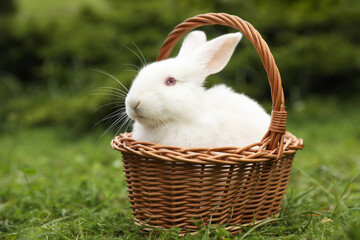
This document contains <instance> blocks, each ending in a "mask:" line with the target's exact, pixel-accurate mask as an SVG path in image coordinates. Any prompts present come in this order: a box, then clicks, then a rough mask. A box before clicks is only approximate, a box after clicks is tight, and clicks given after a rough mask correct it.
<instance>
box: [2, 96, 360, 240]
mask: <svg viewBox="0 0 360 240" xmlns="http://www.w3.org/2000/svg"><path fill="white" fill-rule="evenodd" d="M359 123H360V111H359V110H358V106H357V105H356V104H353V103H341V102H337V101H336V100H332V99H326V100H319V99H318V100H308V101H306V102H305V103H298V104H296V105H294V106H293V107H292V109H290V110H289V124H288V129H289V131H291V132H293V133H294V134H295V135H297V136H299V137H302V138H303V139H304V141H305V144H306V148H305V149H304V150H303V151H299V152H298V153H297V155H296V157H295V163H294V167H293V171H292V176H291V179H290V183H289V188H288V191H287V194H286V199H285V201H284V206H283V209H282V212H281V215H280V216H279V218H277V219H275V220H274V221H272V223H271V224H264V225H260V226H255V227H248V228H245V229H244V231H243V232H241V233H239V234H238V235H235V236H232V237H230V235H229V234H228V233H227V232H226V231H225V230H224V228H222V227H206V228H203V229H201V230H200V233H199V234H197V235H195V236H185V237H184V238H185V239H230V238H234V239H360V185H359V182H360V176H359V175H360V127H359ZM101 133H102V130H99V129H93V130H91V129H90V130H89V133H88V134H85V135H80V136H79V135H77V134H76V133H74V132H73V131H71V130H70V128H65V127H56V126H54V127H49V126H48V127H37V128H32V129H29V128H24V129H22V128H21V127H20V126H19V128H17V130H16V131H13V132H11V133H2V134H1V135H0V149H1V151H0V186H1V187H0V239H176V238H177V231H178V229H171V230H169V231H165V232H162V233H160V235H157V236H155V235H154V234H152V235H151V236H142V235H140V234H139V233H138V231H139V228H138V227H136V226H135V225H134V224H133V221H132V216H131V209H130V207H129V204H128V200H127V192H126V187H125V182H124V175H123V172H122V162H121V155H120V153H118V152H116V151H114V150H112V149H111V148H110V147H109V142H110V140H111V137H112V136H110V134H108V135H107V136H106V137H105V138H103V139H102V140H100V141H98V137H99V136H100V135H101Z"/></svg>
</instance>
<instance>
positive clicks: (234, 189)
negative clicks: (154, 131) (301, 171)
mask: <svg viewBox="0 0 360 240" xmlns="http://www.w3.org/2000/svg"><path fill="white" fill-rule="evenodd" d="M204 25H225V26H230V27H233V28H235V29H238V30H239V31H241V32H242V33H243V34H244V36H246V37H247V38H248V39H249V40H250V41H251V43H252V44H253V45H254V47H255V49H256V50H257V52H258V54H259V55H260V58H261V60H262V62H263V65H264V67H265V69H266V72H267V75H268V79H269V83H270V88H271V94H272V103H273V106H272V114H271V123H270V126H269V130H268V131H267V133H265V136H264V137H263V139H262V140H261V142H259V143H254V144H252V145H249V146H246V147H243V148H238V147H221V148H180V147H174V146H162V145H158V144H155V143H150V142H139V141H136V140H134V139H132V138H131V133H124V134H120V135H119V136H117V137H116V138H115V139H114V140H113V141H112V142H111V145H112V147H113V148H114V149H116V150H119V151H121V152H122V154H123V161H124V172H125V176H126V182H127V188H128V195H129V200H130V204H131V208H132V210H133V216H134V219H135V222H136V223H137V224H138V225H143V226H144V228H143V230H149V229H151V228H154V227H155V228H171V227H175V226H177V227H180V228H181V229H182V233H185V232H195V231H197V230H198V228H199V225H208V224H213V225H226V226H227V229H228V230H229V231H231V232H236V231H237V230H239V229H241V225H251V224H255V223H258V222H259V221H263V220H265V219H268V218H270V217H271V216H274V215H276V214H278V213H279V211H280V207H281V204H282V200H283V197H284V194H285V191H286V187H287V184H288V179H289V175H290V171H291V165H292V162H293V158H294V155H295V152H296V150H298V149H302V148H303V141H302V139H297V138H296V137H295V136H294V135H292V134H290V133H288V132H286V111H285V105H284V93H283V89H282V86H281V78H280V74H279V70H278V68H277V66H276V64H275V62H274V58H273V56H272V54H271V52H270V50H269V48H268V46H267V44H266V43H265V41H264V40H263V39H262V37H261V36H260V34H259V33H258V32H257V31H256V30H255V29H254V27H253V26H252V25H251V24H249V23H248V22H246V21H244V20H242V19H240V18H239V17H237V16H233V15H228V14H224V13H209V14H203V15H198V16H195V17H192V18H189V19H187V20H186V21H184V22H183V23H181V24H179V25H178V26H176V27H175V29H174V30H173V31H172V32H171V33H170V34H169V36H168V37H167V39H166V40H165V42H164V44H163V46H162V48H161V50H160V53H159V56H158V58H157V60H163V59H166V58H167V57H168V56H169V55H170V53H171V50H172V49H173V47H174V45H175V44H176V42H177V41H178V40H179V38H180V37H181V36H182V35H183V34H185V33H186V32H188V31H190V30H192V29H194V28H196V27H199V26H204Z"/></svg>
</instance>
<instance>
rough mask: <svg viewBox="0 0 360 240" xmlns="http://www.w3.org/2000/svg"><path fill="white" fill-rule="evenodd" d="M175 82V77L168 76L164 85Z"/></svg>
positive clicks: (170, 84) (171, 84)
mask: <svg viewBox="0 0 360 240" xmlns="http://www.w3.org/2000/svg"><path fill="white" fill-rule="evenodd" d="M175 84H176V79H175V78H173V77H168V78H167V79H166V80H165V85H166V86H173V85H175Z"/></svg>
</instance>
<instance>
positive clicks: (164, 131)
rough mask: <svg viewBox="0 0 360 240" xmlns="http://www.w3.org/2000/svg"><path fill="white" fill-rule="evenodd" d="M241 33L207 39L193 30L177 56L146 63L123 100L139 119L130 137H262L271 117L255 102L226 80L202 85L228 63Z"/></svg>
mask: <svg viewBox="0 0 360 240" xmlns="http://www.w3.org/2000/svg"><path fill="white" fill-rule="evenodd" d="M241 37H242V34H241V33H240V32H238V33H231V34H225V35H222V36H220V37H217V38H215V39H213V40H211V41H207V40H206V35H205V33H204V32H201V31H193V32H191V33H189V34H188V35H187V37H186V38H185V40H184V42H183V44H182V46H181V49H180V51H179V54H178V55H177V56H176V57H175V58H169V59H166V60H162V61H158V62H154V63H151V64H148V65H147V66H145V67H144V68H142V69H141V71H140V72H139V73H138V75H137V76H136V78H135V80H134V81H133V83H132V86H131V88H130V90H129V92H128V95H127V97H126V100H125V104H126V113H127V115H128V116H129V117H130V118H131V119H133V120H135V121H134V125H133V135H132V137H133V138H134V139H136V140H138V141H146V142H154V143H157V144H161V145H172V146H179V147H222V146H236V147H243V146H246V145H249V144H253V143H256V142H259V141H260V140H261V138H262V137H263V135H264V134H265V133H266V131H267V127H268V126H269V123H270V116H269V115H268V114H267V113H266V112H265V110H264V109H263V108H262V107H261V106H260V105H259V104H258V103H257V102H255V101H254V100H252V99H251V98H249V97H247V96H246V95H244V94H239V93H235V92H234V91H233V90H232V89H230V88H229V87H227V86H225V85H217V86H214V87H212V88H210V89H205V88H204V87H203V83H204V81H205V79H206V77H207V76H208V75H210V74H214V73H217V72H219V71H221V70H222V69H223V68H224V67H225V66H226V64H227V63H228V61H229V59H230V57H231V55H232V54H233V52H234V49H235V47H236V45H237V44H238V42H239V41H240V39H241ZM169 78H170V80H169ZM167 81H170V82H167ZM167 83H170V84H167Z"/></svg>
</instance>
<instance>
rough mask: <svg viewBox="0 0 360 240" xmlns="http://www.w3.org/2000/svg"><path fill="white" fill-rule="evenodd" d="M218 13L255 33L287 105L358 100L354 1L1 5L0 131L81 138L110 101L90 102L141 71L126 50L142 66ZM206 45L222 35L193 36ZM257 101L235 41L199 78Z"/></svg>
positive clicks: (257, 87)
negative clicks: (222, 64) (191, 24)
mask: <svg viewBox="0 0 360 240" xmlns="http://www.w3.org/2000/svg"><path fill="white" fill-rule="evenodd" d="M206 12H227V13H230V14H234V15H238V16H240V17H242V18H243V19H245V20H247V21H249V22H250V23H252V24H253V25H254V26H255V28H256V29H257V30H258V31H259V32H260V33H261V34H262V36H263V38H264V39H265V40H266V42H267V43H268V45H269V46H270V49H271V51H272V53H273V55H274V57H275V60H276V62H277V64H278V67H279V69H280V72H281V74H282V79H283V85H284V89H285V94H286V100H287V102H286V103H287V105H288V106H289V107H290V106H291V105H292V104H294V103H297V102H299V101H300V102H301V101H303V100H304V99H307V98H309V97H312V96H320V97H323V96H332V97H336V98H337V99H339V100H340V99H351V98H352V97H354V96H357V95H358V93H359V91H360V28H359V26H360V2H359V1H357V0H336V1H329V0H319V1H311V0H302V1H285V0H282V1H281V0H276V1H266V0H257V1H251V3H249V2H242V1H235V0H222V1H221V0H220V1H215V0H210V1H202V0H197V1H190V0H182V1H175V0H158V1H154V0H147V1H141V0H138V1H117V0H71V1H70V0H63V1H47V0H31V1H26V0H18V1H13V0H3V1H2V3H1V5H0V14H1V15H0V53H1V57H0V100H1V102H2V104H1V108H0V109H1V110H0V121H1V125H0V128H1V129H0V130H1V131H9V130H11V129H13V128H18V126H19V125H21V126H26V127H31V126H36V125H59V124H60V125H66V126H69V127H71V128H74V129H75V130H76V131H80V132H81V131H87V130H88V129H89V128H90V127H91V126H93V125H94V124H95V123H96V122H98V121H99V120H100V119H101V118H102V117H104V116H105V115H106V113H108V112H109V111H110V110H109V108H105V109H102V110H101V111H97V112H95V113H94V112H93V111H94V109H96V108H97V107H98V106H101V105H102V104H104V103H107V102H109V101H111V100H110V99H109V97H107V96H93V95H90V94H91V93H92V92H93V91H94V90H96V89H98V87H100V86H117V85H116V83H115V81H113V80H112V79H110V78H109V77H106V76H105V75H102V74H99V73H96V72H94V71H91V70H90V68H99V69H102V70H105V71H107V72H108V73H110V74H112V75H114V76H115V77H117V78H118V79H120V80H121V81H122V82H124V83H125V84H126V85H127V86H129V85H130V83H131V80H132V78H133V77H134V74H133V73H132V72H129V71H128V70H129V69H131V67H130V66H127V65H126V64H136V65H138V66H140V65H141V62H140V61H139V59H138V58H137V57H136V56H135V55H134V54H133V53H132V52H131V51H130V50H128V49H127V47H128V48H131V49H133V50H134V51H136V48H135V46H134V45H133V42H134V43H135V44H136V45H137V46H139V48H140V49H141V51H142V52H143V54H144V55H145V57H146V59H147V61H148V62H152V61H154V60H155V58H156V55H157V53H158V50H159V48H160V46H161V44H162V42H163V41H164V39H165V37H166V36H167V34H168V33H169V32H170V31H171V30H172V28H173V27H174V26H175V25H176V24H178V23H180V22H181V21H183V20H185V19H186V18H188V17H191V16H194V15H196V14H200V13H206ZM203 29H204V30H205V31H206V32H207V33H208V35H209V36H210V37H215V36H218V35H220V34H223V33H225V32H226V31H232V29H229V28H224V27H205V28H203ZM208 82H209V84H208V85H212V84H214V83H219V82H224V83H226V84H229V85H231V86H233V87H234V88H235V89H236V90H237V91H240V92H245V93H246V94H248V95H250V96H252V97H254V98H255V99H258V100H261V101H268V100H269V99H270V97H269V95H270V93H269V87H268V83H267V81H266V75H265V71H264V70H263V67H262V65H261V62H260V60H259V58H258V56H257V53H256V52H255V50H254V49H253V47H252V46H251V44H250V43H249V41H247V40H245V39H244V40H242V42H241V44H240V46H239V47H238V49H237V51H236V52H235V54H234V56H233V58H232V60H231V62H230V63H229V65H228V66H227V68H226V69H225V70H224V71H223V72H222V73H221V74H217V75H216V76H212V77H210V79H209V81H208Z"/></svg>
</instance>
